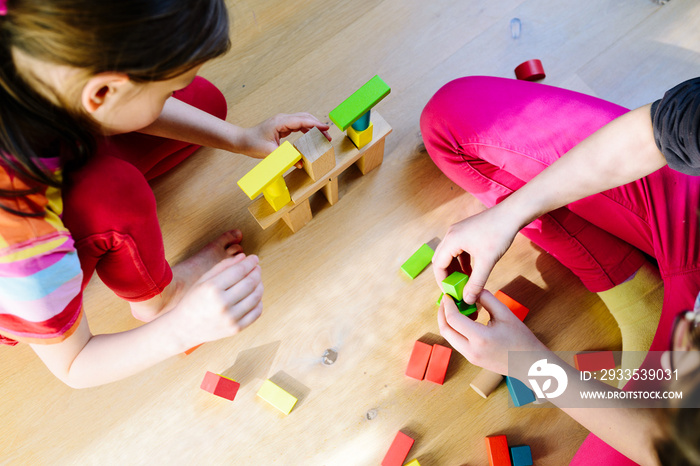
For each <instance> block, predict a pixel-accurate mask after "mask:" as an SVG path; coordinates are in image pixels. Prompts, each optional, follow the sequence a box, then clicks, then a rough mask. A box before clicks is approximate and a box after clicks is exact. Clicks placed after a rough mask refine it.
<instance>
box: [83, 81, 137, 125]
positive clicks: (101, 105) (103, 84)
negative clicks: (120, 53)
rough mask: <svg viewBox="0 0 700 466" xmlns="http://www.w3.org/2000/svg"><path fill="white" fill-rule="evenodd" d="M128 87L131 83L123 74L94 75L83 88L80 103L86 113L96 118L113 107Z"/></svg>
mask: <svg viewBox="0 0 700 466" xmlns="http://www.w3.org/2000/svg"><path fill="white" fill-rule="evenodd" d="M130 85H131V81H130V80H129V77H128V76H127V75H126V74H124V73H116V72H109V71H108V72H104V73H99V74H96V75H94V76H92V77H91V78H90V79H89V80H88V81H87V83H85V86H83V92H82V95H81V103H82V104H83V107H84V108H85V110H86V111H87V112H88V113H90V114H91V115H93V116H97V114H99V113H103V112H104V111H105V110H106V109H108V108H110V107H113V106H114V104H116V103H117V102H118V101H119V99H120V98H121V97H122V96H123V95H124V94H126V92H125V91H126V90H127V87H128V86H130Z"/></svg>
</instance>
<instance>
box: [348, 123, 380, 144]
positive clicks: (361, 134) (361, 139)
mask: <svg viewBox="0 0 700 466" xmlns="http://www.w3.org/2000/svg"><path fill="white" fill-rule="evenodd" d="M373 129H374V126H372V124H371V123H370V125H369V126H368V127H367V128H366V129H364V130H362V131H356V130H355V128H353V127H352V126H350V127H349V128H348V137H349V138H350V140H351V141H352V143H353V144H355V146H356V147H357V148H358V149H362V148H363V147H365V146H366V145H367V144H369V143H370V142H372V130H373Z"/></svg>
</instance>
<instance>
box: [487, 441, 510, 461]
mask: <svg viewBox="0 0 700 466" xmlns="http://www.w3.org/2000/svg"><path fill="white" fill-rule="evenodd" d="M486 451H487V452H488V455H489V466H511V462H510V450H509V449H508V440H507V439H506V436H505V435H494V436H493V437H486Z"/></svg>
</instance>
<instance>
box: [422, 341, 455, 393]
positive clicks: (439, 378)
mask: <svg viewBox="0 0 700 466" xmlns="http://www.w3.org/2000/svg"><path fill="white" fill-rule="evenodd" d="M451 355H452V349H451V348H446V347H444V346H442V345H433V352H432V353H431V354H430V361H428V369H427V370H426V371H425V380H429V381H431V382H433V383H437V384H440V385H442V384H443V382H444V381H445V374H446V373H447V366H448V364H450V356H451Z"/></svg>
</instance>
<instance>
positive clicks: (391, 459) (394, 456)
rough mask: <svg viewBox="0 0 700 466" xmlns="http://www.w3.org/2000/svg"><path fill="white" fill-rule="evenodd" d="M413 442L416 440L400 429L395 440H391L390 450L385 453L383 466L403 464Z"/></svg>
mask: <svg viewBox="0 0 700 466" xmlns="http://www.w3.org/2000/svg"><path fill="white" fill-rule="evenodd" d="M413 442H414V440H413V439H412V438H411V437H409V436H408V435H406V434H404V433H403V432H401V431H399V432H398V433H397V434H396V437H394V441H393V442H391V446H390V447H389V451H387V452H386V455H384V459H383V460H382V466H401V465H402V464H403V462H404V461H406V457H407V456H408V452H409V451H410V450H411V447H412V446H413Z"/></svg>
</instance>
